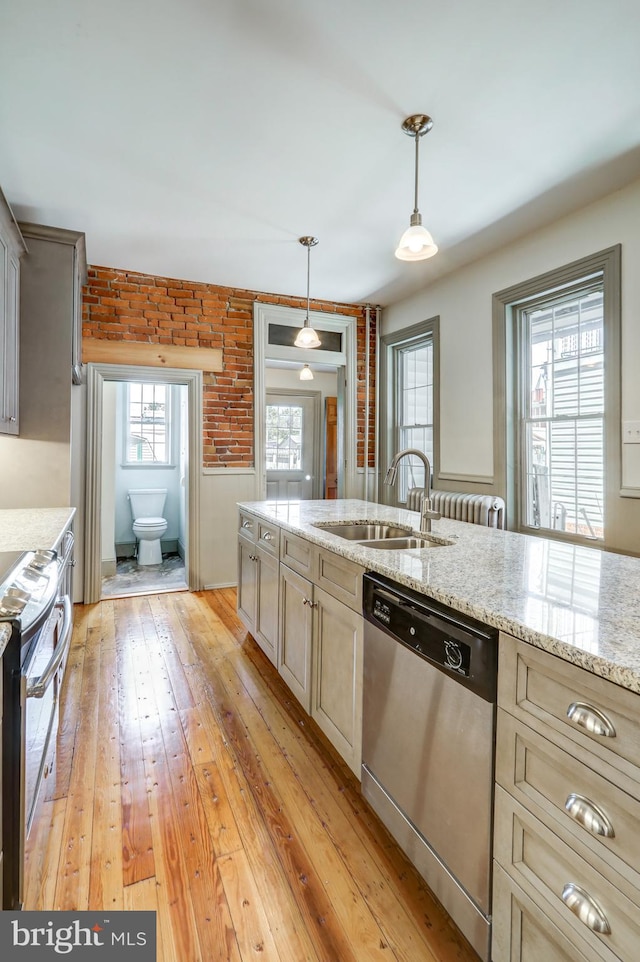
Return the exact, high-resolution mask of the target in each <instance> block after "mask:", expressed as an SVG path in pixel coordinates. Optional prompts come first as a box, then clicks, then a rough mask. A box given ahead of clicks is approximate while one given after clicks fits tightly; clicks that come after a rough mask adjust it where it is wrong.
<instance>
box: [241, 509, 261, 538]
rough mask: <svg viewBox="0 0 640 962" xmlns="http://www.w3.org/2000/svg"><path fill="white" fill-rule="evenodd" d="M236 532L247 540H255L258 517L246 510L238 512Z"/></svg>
mask: <svg viewBox="0 0 640 962" xmlns="http://www.w3.org/2000/svg"><path fill="white" fill-rule="evenodd" d="M238 533H239V534H241V535H242V537H243V538H247V540H248V541H255V540H256V538H257V536H258V519H257V518H256V517H255V515H253V514H247V512H246V511H239V512H238Z"/></svg>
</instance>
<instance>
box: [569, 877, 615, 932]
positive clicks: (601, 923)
mask: <svg viewBox="0 0 640 962" xmlns="http://www.w3.org/2000/svg"><path fill="white" fill-rule="evenodd" d="M562 901H563V902H564V904H565V905H566V906H567V908H568V909H570V910H571V911H572V912H573V914H574V915H577V917H578V918H579V919H580V921H581V922H582V923H583V924H584V925H586V926H587V927H588V928H590V929H591V930H592V931H593V932H600V933H601V934H602V935H610V934H611V926H610V925H609V920H608V919H607V916H606V915H605V914H604V912H603V911H602V909H601V908H600V906H599V905H598V903H597V902H596V900H595V899H594V898H593V896H591V895H589V893H588V892H585V890H584V889H581V888H580V886H579V885H576V884H575V882H567V884H566V885H565V887H564V888H563V890H562Z"/></svg>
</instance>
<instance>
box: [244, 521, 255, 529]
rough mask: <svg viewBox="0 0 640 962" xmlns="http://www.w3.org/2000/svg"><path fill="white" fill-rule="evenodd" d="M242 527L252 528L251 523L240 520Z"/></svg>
mask: <svg viewBox="0 0 640 962" xmlns="http://www.w3.org/2000/svg"><path fill="white" fill-rule="evenodd" d="M242 527H243V528H252V527H253V525H252V524H251V522H250V521H243V522H242Z"/></svg>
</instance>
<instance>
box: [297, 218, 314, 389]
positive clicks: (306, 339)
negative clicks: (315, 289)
mask: <svg viewBox="0 0 640 962" xmlns="http://www.w3.org/2000/svg"><path fill="white" fill-rule="evenodd" d="M298 240H299V241H300V243H301V244H302V246H303V247H306V248H307V316H306V317H305V319H304V324H303V325H302V327H301V328H300V330H299V331H298V334H297V337H296V339H295V341H294V342H293V343H294V344H295V346H296V347H320V338H319V337H318V335H317V334H316V332H315V331H314V329H313V328H312V327H311V324H310V322H309V270H310V261H311V248H312V247H315V246H316V244H317V243H318V238H317V237H299V238H298ZM312 377H313V375H312Z"/></svg>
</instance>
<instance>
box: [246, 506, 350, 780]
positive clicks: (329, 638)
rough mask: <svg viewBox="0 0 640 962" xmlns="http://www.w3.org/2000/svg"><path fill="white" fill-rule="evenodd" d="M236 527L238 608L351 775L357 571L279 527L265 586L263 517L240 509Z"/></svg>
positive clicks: (275, 536)
mask: <svg viewBox="0 0 640 962" xmlns="http://www.w3.org/2000/svg"><path fill="white" fill-rule="evenodd" d="M238 530H239V537H238V614H239V615H240V617H241V619H242V621H243V623H244V624H245V625H246V626H247V628H248V629H249V631H251V633H252V634H253V635H254V637H255V638H256V641H257V642H258V644H260V645H261V647H262V648H263V650H265V652H266V653H267V654H268V656H269V657H270V658H271V660H272V661H273V662H274V664H276V665H277V668H278V671H279V672H280V675H281V676H282V678H283V680H284V681H285V682H286V684H287V685H288V687H289V688H290V690H291V692H292V694H293V695H294V696H295V697H296V698H297V700H298V701H299V702H300V704H301V705H302V707H303V708H304V710H305V711H306V712H307V713H308V714H310V715H311V716H312V718H314V720H315V721H316V722H317V724H318V726H319V728H320V729H321V730H322V731H323V732H324V734H325V735H326V736H327V738H328V739H329V740H330V741H331V743H332V744H333V745H334V747H335V748H336V749H337V751H338V752H339V753H340V755H341V756H342V758H343V759H344V760H345V761H346V762H347V764H348V765H349V766H350V768H351V769H352V770H353V771H354V772H355V774H356V775H357V776H358V778H359V777H360V761H361V752H362V674H363V668H362V658H363V619H362V575H363V573H364V569H363V568H362V567H361V566H360V565H357V564H354V562H352V561H350V560H347V559H346V558H342V557H341V556H340V555H337V554H335V553H334V552H332V551H327V550H325V549H322V548H320V547H318V545H315V544H313V543H312V542H310V541H307V540H306V539H305V538H301V537H300V536H298V535H296V534H292V533H291V532H288V531H286V530H285V529H284V528H283V529H281V530H280V531H279V533H278V534H276V532H274V531H270V534H271V535H272V538H271V544H274V543H275V542H276V541H277V543H278V545H279V559H280V563H279V579H278V580H279V583H278V585H277V586H276V587H273V586H272V583H271V581H270V579H271V577H272V569H271V568H268V569H267V567H266V565H265V561H264V559H263V560H262V561H261V559H260V541H261V537H262V538H264V534H265V530H266V523H265V522H264V521H262V520H261V519H260V518H258V517H257V516H255V515H252V514H250V513H248V512H244V511H241V512H240V524H239V529H238ZM273 557H274V558H275V554H274V555H273ZM267 570H268V571H269V574H268V575H267V574H265V572H266V571H267ZM270 585H271V587H269V586H270ZM261 590H262V591H263V593H264V596H265V597H264V599H263V601H262V602H261V601H260V592H261ZM276 605H277V611H278V619H277V620H278V630H277V644H276V645H275V649H272V653H270V651H267V648H266V647H265V638H264V636H265V634H267V635H270V637H273V635H272V634H270V633H271V632H272V629H273V624H274V620H273V616H274V611H275V610H276V608H275V606H276ZM261 607H262V611H263V615H262V617H263V620H264V618H265V616H264V611H267V612H268V619H266V620H268V625H269V630H268V631H266V630H265V628H264V625H261V624H260V611H261ZM274 652H275V653H276V657H275V658H274V657H273V656H272V655H273V653H274Z"/></svg>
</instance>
